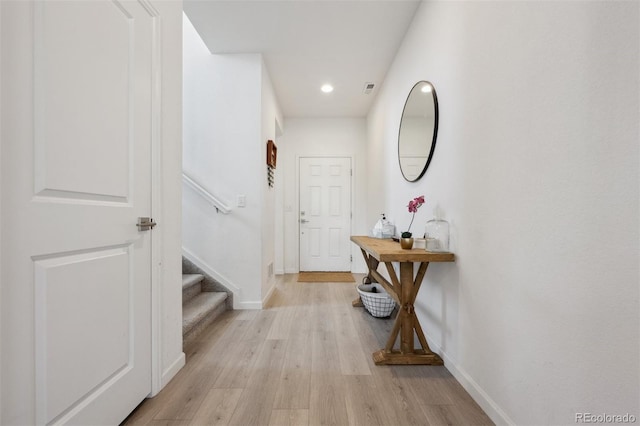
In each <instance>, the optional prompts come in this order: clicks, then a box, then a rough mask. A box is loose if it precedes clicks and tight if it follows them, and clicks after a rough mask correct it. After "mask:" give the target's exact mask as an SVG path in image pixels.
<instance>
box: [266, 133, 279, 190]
mask: <svg viewBox="0 0 640 426" xmlns="http://www.w3.org/2000/svg"><path fill="white" fill-rule="evenodd" d="M277 159H278V148H277V147H276V144H275V143H273V141H272V140H268V141H267V182H268V183H269V187H271V188H273V181H274V170H275V169H276V160H277Z"/></svg>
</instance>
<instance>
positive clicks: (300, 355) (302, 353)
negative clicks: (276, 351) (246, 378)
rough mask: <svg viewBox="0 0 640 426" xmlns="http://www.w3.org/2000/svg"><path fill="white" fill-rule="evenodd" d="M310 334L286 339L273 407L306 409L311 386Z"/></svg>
mask: <svg viewBox="0 0 640 426" xmlns="http://www.w3.org/2000/svg"><path fill="white" fill-rule="evenodd" d="M311 345H312V343H311V335H310V334H307V335H305V336H298V337H297V338H293V339H290V340H288V345H287V351H286V354H285V358H284V364H283V366H282V375H281V376H280V378H279V379H278V384H277V391H276V398H275V402H274V404H273V408H275V409H308V408H309V390H310V387H311V361H312V359H311V348H312V346H311Z"/></svg>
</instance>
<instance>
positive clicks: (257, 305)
mask: <svg viewBox="0 0 640 426" xmlns="http://www.w3.org/2000/svg"><path fill="white" fill-rule="evenodd" d="M233 309H258V310H259V309H262V301H257V302H250V301H248V302H238V306H236V303H235V301H234V302H233Z"/></svg>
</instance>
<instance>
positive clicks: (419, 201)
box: [400, 195, 424, 250]
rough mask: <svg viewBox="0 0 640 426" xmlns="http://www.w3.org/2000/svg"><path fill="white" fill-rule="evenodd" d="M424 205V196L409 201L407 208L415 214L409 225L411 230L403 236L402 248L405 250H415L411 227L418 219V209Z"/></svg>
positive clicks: (408, 229)
mask: <svg viewBox="0 0 640 426" xmlns="http://www.w3.org/2000/svg"><path fill="white" fill-rule="evenodd" d="M423 204H424V195H421V196H419V197H416V198H414V199H413V200H411V201H409V205H407V208H408V209H409V213H413V215H412V216H411V222H410V223H409V228H407V230H406V231H404V232H403V233H402V234H401V237H402V238H401V240H400V247H402V248H403V249H405V250H411V249H412V248H413V238H412V236H413V234H411V225H413V219H415V218H416V212H417V211H418V209H419V208H420V207H421V206H422V205H423Z"/></svg>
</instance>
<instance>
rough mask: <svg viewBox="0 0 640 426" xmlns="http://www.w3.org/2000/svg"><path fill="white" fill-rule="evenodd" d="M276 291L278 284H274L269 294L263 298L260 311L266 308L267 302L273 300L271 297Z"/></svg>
mask: <svg viewBox="0 0 640 426" xmlns="http://www.w3.org/2000/svg"><path fill="white" fill-rule="evenodd" d="M275 290H276V284H275V283H274V284H273V285H272V286H271V288H270V289H269V291H268V292H267V294H266V295H265V296H264V297H263V298H262V306H261V307H260V309H262V308H264V307H265V306H266V305H267V302H268V301H269V299H271V296H273V292H274V291H275Z"/></svg>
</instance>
